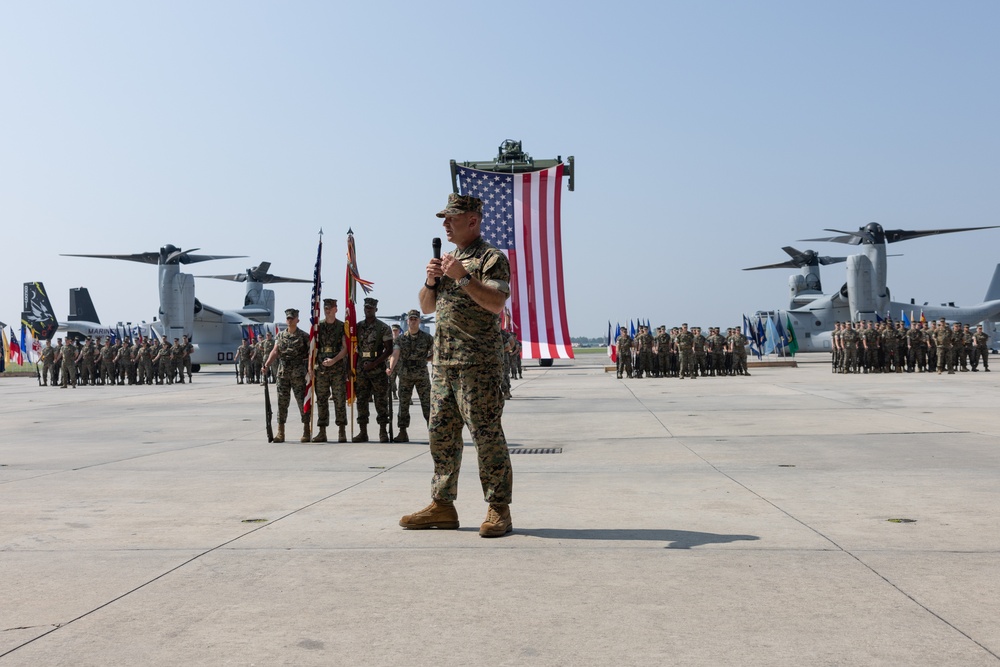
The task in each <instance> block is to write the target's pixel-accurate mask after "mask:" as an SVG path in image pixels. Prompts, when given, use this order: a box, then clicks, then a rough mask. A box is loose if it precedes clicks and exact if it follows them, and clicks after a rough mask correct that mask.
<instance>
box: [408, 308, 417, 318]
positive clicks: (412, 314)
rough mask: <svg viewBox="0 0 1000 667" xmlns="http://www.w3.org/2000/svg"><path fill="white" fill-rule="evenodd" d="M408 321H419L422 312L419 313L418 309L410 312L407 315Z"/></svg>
mask: <svg viewBox="0 0 1000 667" xmlns="http://www.w3.org/2000/svg"><path fill="white" fill-rule="evenodd" d="M406 319H408V320H419V319H420V311H418V310H417V309H416V308H414V309H412V310H410V311H409V312H407V313H406Z"/></svg>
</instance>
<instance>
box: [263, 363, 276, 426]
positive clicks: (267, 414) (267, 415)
mask: <svg viewBox="0 0 1000 667" xmlns="http://www.w3.org/2000/svg"><path fill="white" fill-rule="evenodd" d="M272 414H273V413H272V412H271V390H270V389H268V386H267V369H266V368H265V369H264V423H265V424H266V425H267V441H268V442H274V428H273V427H272V426H271V416H272Z"/></svg>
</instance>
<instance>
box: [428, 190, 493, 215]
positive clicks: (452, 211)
mask: <svg viewBox="0 0 1000 667" xmlns="http://www.w3.org/2000/svg"><path fill="white" fill-rule="evenodd" d="M482 211H483V200H482V199H479V198H478V197H472V196H470V195H456V194H455V193H452V194H450V195H448V205H447V206H446V207H445V208H444V210H443V211H440V212H439V213H438V214H437V217H439V218H450V217H453V216H456V215H462V214H463V213H482Z"/></svg>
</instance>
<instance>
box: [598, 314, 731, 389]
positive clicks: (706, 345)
mask: <svg viewBox="0 0 1000 667" xmlns="http://www.w3.org/2000/svg"><path fill="white" fill-rule="evenodd" d="M747 343H748V341H747V338H746V336H744V335H743V332H742V331H741V330H740V328H739V327H730V328H729V329H727V330H726V333H725V335H723V334H722V329H721V328H720V327H709V328H708V335H707V336H706V335H705V334H704V333H703V332H702V329H701V327H690V328H689V327H688V325H687V323H684V324H682V325H681V326H679V327H673V328H672V329H670V331H669V332H668V331H667V327H666V325H662V326H659V327H657V329H656V332H655V334H654V333H653V332H652V331H650V330H649V327H647V326H640V327H639V332H638V333H637V334H636V335H635V338H633V337H632V336H630V335H629V333H628V330H627V329H626V328H625V327H621V330H620V332H619V335H618V339H617V341H616V346H617V351H618V362H617V363H618V367H617V375H618V378H619V379H621V378H623V377H628V378H635V379H640V378H643V377H646V378H668V377H669V378H680V379H682V380H683V379H684V378H690V379H695V378H698V377H722V376H728V375H746V376H748V375H750V373H748V372H747Z"/></svg>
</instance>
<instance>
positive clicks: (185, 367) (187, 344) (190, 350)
mask: <svg viewBox="0 0 1000 667" xmlns="http://www.w3.org/2000/svg"><path fill="white" fill-rule="evenodd" d="M181 347H182V348H183V349H184V357H183V364H182V366H181V368H182V370H181V375H184V373H185V372H187V376H188V382H190V381H191V355H192V354H194V344H192V343H191V341H190V340H188V341H181ZM264 358H265V359H267V357H264Z"/></svg>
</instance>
